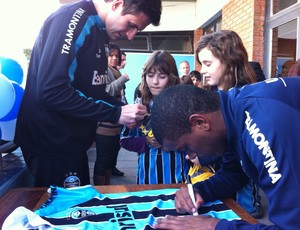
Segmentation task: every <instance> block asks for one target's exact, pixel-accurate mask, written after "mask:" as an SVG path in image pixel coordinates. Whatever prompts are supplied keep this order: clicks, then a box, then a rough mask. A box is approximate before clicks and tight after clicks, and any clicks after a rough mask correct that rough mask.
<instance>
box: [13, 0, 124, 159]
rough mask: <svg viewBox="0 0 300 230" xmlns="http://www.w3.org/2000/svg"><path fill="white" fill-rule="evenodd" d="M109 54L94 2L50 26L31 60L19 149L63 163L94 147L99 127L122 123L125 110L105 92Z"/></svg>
mask: <svg viewBox="0 0 300 230" xmlns="http://www.w3.org/2000/svg"><path fill="white" fill-rule="evenodd" d="M107 51H108V36H107V33H106V29H105V25H104V23H103V22H102V21H101V19H100V17H99V16H98V14H97V12H96V9H95V7H94V4H93V2H92V1H79V2H77V3H74V4H72V5H69V4H68V6H66V5H65V6H62V7H61V8H60V9H59V10H57V11H56V12H54V13H53V14H52V15H51V16H50V17H49V18H48V19H47V20H46V21H45V23H44V25H43V27H42V29H41V31H40V33H39V35H38V38H37V40H36V42H35V45H34V48H33V51H32V55H31V60H30V66H29V69H28V75H27V83H26V89H25V92H24V96H23V101H22V104H21V107H20V111H19V116H18V119H17V127H16V135H15V140H14V141H15V143H16V144H17V145H19V146H21V147H26V149H27V150H28V151H31V152H35V153H37V152H38V153H39V154H45V155H53V154H56V155H58V156H59V157H61V158H64V157H70V154H72V155H73V156H74V155H76V154H78V155H79V154H82V152H85V151H86V150H87V149H88V148H89V147H90V146H91V143H92V141H93V139H94V136H95V132H96V124H97V122H98V121H109V122H113V123H116V122H118V120H119V117H120V114H121V108H120V107H118V106H115V105H113V104H116V103H118V102H116V101H115V99H114V98H112V97H111V96H109V95H108V94H107V93H106V92H105V87H106V78H107V56H106V55H107V54H106V53H107ZM108 102H109V103H108Z"/></svg>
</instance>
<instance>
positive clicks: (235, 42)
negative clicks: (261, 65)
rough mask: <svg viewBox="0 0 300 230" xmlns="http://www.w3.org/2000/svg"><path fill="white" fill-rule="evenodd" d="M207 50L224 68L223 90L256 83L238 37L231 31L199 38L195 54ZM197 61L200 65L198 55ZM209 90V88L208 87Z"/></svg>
mask: <svg viewBox="0 0 300 230" xmlns="http://www.w3.org/2000/svg"><path fill="white" fill-rule="evenodd" d="M204 48H207V49H209V50H210V51H211V52H212V54H213V55H214V56H215V57H216V58H218V59H219V60H220V61H221V63H223V65H224V67H225V76H224V78H222V79H221V80H222V83H223V84H224V85H225V87H226V88H225V89H224V90H229V89H230V88H232V87H236V86H242V85H245V84H251V83H254V82H256V77H255V73H254V71H253V69H252V68H251V67H250V65H249V63H248V53H247V50H246V48H245V46H244V45H243V42H242V39H241V38H240V36H239V35H238V34H237V33H236V32H234V31H232V30H222V31H220V32H215V33H212V34H208V35H205V36H203V37H201V39H200V41H199V42H198V45H197V48H196V54H198V53H199V52H200V51H201V50H202V49H204ZM196 58H197V61H198V62H199V63H200V64H201V62H200V60H199V57H198V55H196ZM208 88H210V87H208Z"/></svg>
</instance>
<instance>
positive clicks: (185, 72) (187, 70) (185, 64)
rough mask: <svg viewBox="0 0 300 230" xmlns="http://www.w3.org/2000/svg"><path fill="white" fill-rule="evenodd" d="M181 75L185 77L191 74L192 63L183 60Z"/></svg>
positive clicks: (180, 69)
mask: <svg viewBox="0 0 300 230" xmlns="http://www.w3.org/2000/svg"><path fill="white" fill-rule="evenodd" d="M179 73H180V75H179V76H180V77H181V76H183V75H188V74H189V73H190V63H189V62H188V61H186V60H183V61H181V62H180V63H179Z"/></svg>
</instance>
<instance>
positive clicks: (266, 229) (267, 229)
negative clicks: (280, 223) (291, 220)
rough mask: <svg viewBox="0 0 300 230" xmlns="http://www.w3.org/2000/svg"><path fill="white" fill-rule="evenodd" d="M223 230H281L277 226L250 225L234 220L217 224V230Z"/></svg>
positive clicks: (223, 220) (221, 221)
mask: <svg viewBox="0 0 300 230" xmlns="http://www.w3.org/2000/svg"><path fill="white" fill-rule="evenodd" d="M223 229H231V230H275V229H277V230H279V228H278V227H277V226H275V225H265V224H249V223H247V222H246V221H243V220H232V221H228V220H225V219H222V220H220V221H219V223H218V224H217V226H216V228H215V230H223Z"/></svg>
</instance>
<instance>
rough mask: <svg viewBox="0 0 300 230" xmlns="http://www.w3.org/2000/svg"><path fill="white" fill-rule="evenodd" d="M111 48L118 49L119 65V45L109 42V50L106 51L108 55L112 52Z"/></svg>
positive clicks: (120, 59)
mask: <svg viewBox="0 0 300 230" xmlns="http://www.w3.org/2000/svg"><path fill="white" fill-rule="evenodd" d="M113 50H117V51H118V55H119V63H118V65H120V64H121V61H122V55H121V49H120V47H119V46H118V45H117V44H115V43H112V42H110V43H109V51H108V55H109V56H110V55H111V53H112V51H113Z"/></svg>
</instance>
